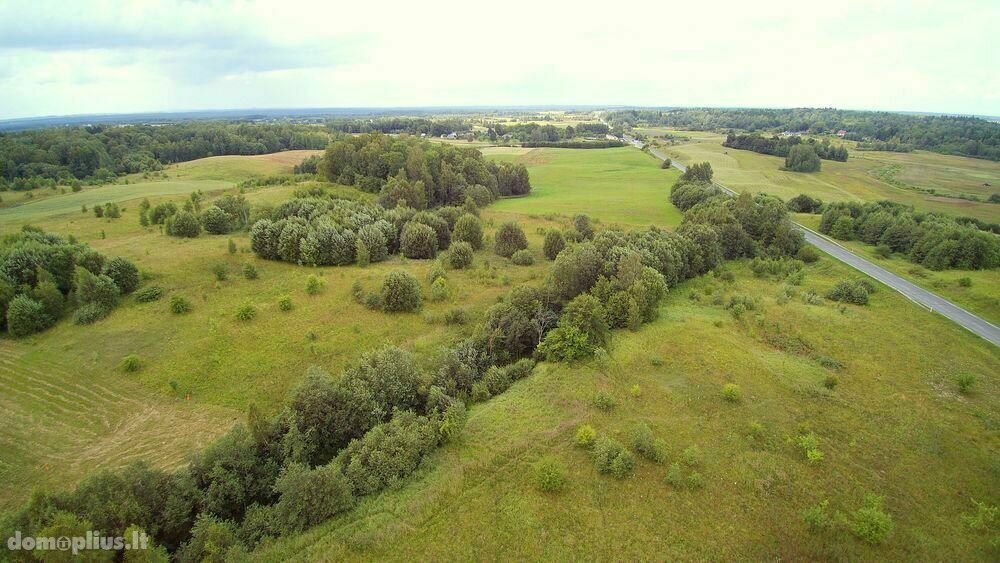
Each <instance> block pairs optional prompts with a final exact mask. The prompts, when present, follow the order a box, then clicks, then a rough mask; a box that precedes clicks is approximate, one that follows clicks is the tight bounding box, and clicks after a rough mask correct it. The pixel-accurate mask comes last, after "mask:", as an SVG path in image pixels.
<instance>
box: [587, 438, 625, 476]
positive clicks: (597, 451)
mask: <svg viewBox="0 0 1000 563" xmlns="http://www.w3.org/2000/svg"><path fill="white" fill-rule="evenodd" d="M593 456H594V465H595V466H596V467H597V470H598V471H600V472H601V473H611V474H612V475H614V476H615V477H617V478H619V479H624V478H626V477H628V476H629V475H631V474H632V470H633V469H635V456H634V455H632V452H630V451H628V450H627V449H625V446H623V445H622V444H621V442H619V441H618V440H615V439H614V438H609V437H607V436H601V437H600V438H598V439H597V441H596V442H595V443H594V449H593Z"/></svg>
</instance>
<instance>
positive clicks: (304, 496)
mask: <svg viewBox="0 0 1000 563" xmlns="http://www.w3.org/2000/svg"><path fill="white" fill-rule="evenodd" d="M274 489H275V491H277V492H278V494H279V495H281V496H280V498H279V500H278V503H277V505H276V506H275V509H274V510H275V518H276V519H277V522H278V526H279V527H280V528H281V530H282V531H284V532H296V531H300V530H303V529H305V528H308V527H310V526H315V525H316V524H319V523H321V522H323V521H325V520H327V519H329V518H330V517H332V516H334V515H336V514H338V513H340V512H343V511H345V510H347V509H349V508H350V507H351V506H352V505H353V504H354V495H353V493H352V491H351V485H350V483H349V482H348V481H347V479H346V478H345V477H344V474H343V473H342V472H341V469H340V467H339V466H338V465H336V464H333V463H331V464H327V465H323V466H320V467H316V468H314V469H310V468H309V467H308V466H306V465H303V464H301V463H292V464H289V465H288V466H287V467H285V469H284V470H283V471H282V472H281V476H280V477H278V481H277V482H276V483H275V485H274Z"/></svg>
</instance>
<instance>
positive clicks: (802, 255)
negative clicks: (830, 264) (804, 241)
mask: <svg viewBox="0 0 1000 563" xmlns="http://www.w3.org/2000/svg"><path fill="white" fill-rule="evenodd" d="M795 257H796V258H797V259H799V260H801V261H803V262H805V263H806V264H812V263H813V262H816V261H818V260H819V251H818V250H816V247H814V246H811V245H803V246H802V248H800V249H799V251H798V253H796V254H795Z"/></svg>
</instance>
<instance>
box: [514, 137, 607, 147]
mask: <svg viewBox="0 0 1000 563" xmlns="http://www.w3.org/2000/svg"><path fill="white" fill-rule="evenodd" d="M521 146H522V147H526V148H539V147H550V148H559V149H610V148H613V147H624V146H625V142H624V141H612V140H610V139H604V140H600V141H555V142H547V141H545V142H534V141H527V142H523V143H521Z"/></svg>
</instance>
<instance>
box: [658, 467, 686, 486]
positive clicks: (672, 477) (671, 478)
mask: <svg viewBox="0 0 1000 563" xmlns="http://www.w3.org/2000/svg"><path fill="white" fill-rule="evenodd" d="M663 480H664V481H666V482H667V484H669V485H670V486H672V487H674V488H675V489H680V488H683V487H684V470H683V469H681V464H680V463H676V462H675V463H672V464H670V469H668V470H667V474H666V476H665V477H664V478H663Z"/></svg>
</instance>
